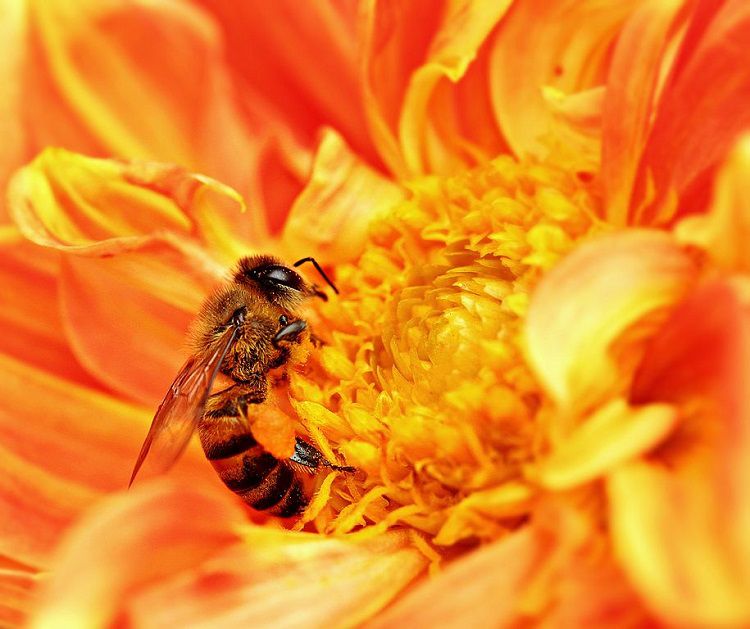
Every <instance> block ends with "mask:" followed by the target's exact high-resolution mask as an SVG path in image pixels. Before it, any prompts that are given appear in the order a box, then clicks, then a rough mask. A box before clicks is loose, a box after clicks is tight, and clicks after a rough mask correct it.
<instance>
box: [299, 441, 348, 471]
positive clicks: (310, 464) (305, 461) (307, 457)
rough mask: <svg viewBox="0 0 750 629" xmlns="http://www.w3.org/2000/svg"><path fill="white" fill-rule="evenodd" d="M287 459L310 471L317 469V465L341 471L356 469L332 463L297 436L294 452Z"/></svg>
mask: <svg viewBox="0 0 750 629" xmlns="http://www.w3.org/2000/svg"><path fill="white" fill-rule="evenodd" d="M289 460H290V461H292V462H293V463H297V464H298V465H302V466H304V467H306V468H308V469H309V470H310V472H313V471H315V470H317V469H318V468H319V467H327V468H330V469H332V470H339V471H341V472H354V471H356V470H355V468H353V467H350V466H348V465H334V464H333V463H331V462H330V461H328V460H327V459H326V458H325V457H324V456H323V454H322V453H321V452H320V450H318V449H317V448H316V447H315V446H314V445H312V444H310V443H307V441H304V440H303V439H300V438H299V437H297V438H296V441H295V443H294V454H293V455H292V456H290V457H289Z"/></svg>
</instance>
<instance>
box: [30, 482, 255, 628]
mask: <svg viewBox="0 0 750 629" xmlns="http://www.w3.org/2000/svg"><path fill="white" fill-rule="evenodd" d="M243 521H244V517H243V515H242V510H241V509H240V508H239V507H238V506H237V505H236V504H235V503H234V501H232V500H231V499H230V498H229V497H226V498H224V497H222V496H215V495H212V494H206V493H204V492H201V491H198V490H196V489H191V488H189V487H187V486H181V487H177V486H174V485H172V484H169V483H166V482H163V483H153V484H150V485H148V486H142V487H139V488H137V489H134V490H132V491H130V492H128V493H123V494H119V495H117V496H113V497H111V498H109V499H108V500H106V501H103V502H101V503H100V504H99V505H97V507H96V508H95V509H94V510H92V511H91V513H90V514H89V515H88V516H87V517H85V518H84V519H82V520H81V521H80V522H79V523H78V524H77V526H76V527H75V528H74V529H73V530H72V531H71V532H70V533H69V534H68V536H67V537H66V539H65V540H64V542H63V543H62V544H61V546H60V548H59V549H58V551H57V560H56V562H55V572H54V573H53V575H52V578H51V579H50V580H49V581H48V582H47V584H46V585H45V589H44V591H43V593H42V598H41V605H40V608H39V609H38V610H37V611H36V614H35V615H34V617H33V619H32V622H31V626H32V627H36V628H45V627H60V626H61V625H64V626H71V627H73V626H75V627H81V628H82V629H85V628H87V627H92V628H93V627H102V626H107V625H109V624H110V623H111V622H112V621H113V620H114V618H115V616H116V613H117V611H118V610H119V609H120V607H121V605H122V603H123V599H124V598H125V597H127V596H128V595H130V594H131V593H132V592H133V591H134V590H136V589H138V588H142V587H144V586H146V585H147V584H148V583H150V582H153V581H155V580H157V581H158V580H159V579H164V578H166V577H168V576H169V575H173V574H176V573H179V572H180V571H182V570H186V569H189V568H192V567H195V566H197V565H199V564H200V563H201V562H202V561H204V560H205V559H207V558H208V557H210V556H211V555H213V554H215V553H216V552H217V551H219V550H220V549H221V548H223V547H226V546H228V545H229V544H231V543H232V542H235V541H236V540H237V534H236V533H235V529H236V527H238V526H239V525H240V524H242V523H243Z"/></svg>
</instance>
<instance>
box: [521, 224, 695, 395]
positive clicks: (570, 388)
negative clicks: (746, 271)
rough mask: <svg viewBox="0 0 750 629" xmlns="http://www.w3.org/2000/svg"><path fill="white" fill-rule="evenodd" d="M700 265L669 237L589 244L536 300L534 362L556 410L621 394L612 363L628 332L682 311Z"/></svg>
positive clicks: (530, 324) (530, 340)
mask: <svg viewBox="0 0 750 629" xmlns="http://www.w3.org/2000/svg"><path fill="white" fill-rule="evenodd" d="M692 277H693V265H692V263H691V261H690V259H689V258H688V256H687V255H685V254H684V253H683V252H682V251H681V250H680V249H679V248H678V247H677V245H676V244H675V243H674V242H673V240H672V239H671V237H670V236H669V235H667V234H664V233H661V232H657V231H646V230H637V231H628V232H623V233H619V234H613V235H606V236H603V237H600V238H597V239H596V240H593V241H591V242H588V243H585V244H583V245H582V246H580V247H579V248H578V249H576V250H575V251H574V252H573V253H572V254H571V255H570V256H568V257H567V258H565V259H563V261H562V262H561V263H560V264H559V265H558V266H557V267H555V268H553V269H552V271H550V272H549V273H548V274H547V275H546V276H545V277H544V279H543V280H542V282H541V283H540V284H539V287H538V288H537V290H536V292H535V294H534V295H533V297H532V301H531V305H530V308H529V314H528V318H527V327H526V338H527V349H528V357H529V360H530V361H531V365H532V367H533V368H534V370H535V371H536V374H537V376H538V377H539V379H540V380H541V382H542V384H543V385H544V387H545V388H546V389H547V391H548V392H549V394H550V395H551V396H552V398H553V399H554V400H555V402H556V403H557V404H558V405H559V406H561V407H563V408H567V409H569V410H571V409H574V408H575V409H578V410H581V409H585V408H588V407H590V406H591V405H593V404H594V403H596V402H597V401H600V400H601V399H603V397H605V396H606V395H611V394H612V393H613V392H616V391H617V388H618V387H621V386H622V384H623V383H622V378H621V370H620V368H619V367H618V363H617V359H616V357H615V356H614V355H613V349H614V345H615V343H617V342H618V340H620V337H621V336H622V335H623V334H624V333H625V331H626V330H628V329H629V328H631V326H633V325H635V324H636V323H638V322H639V321H641V320H642V319H644V317H646V316H647V315H653V314H654V313H658V312H659V311H662V310H664V309H665V308H667V307H669V306H670V305H672V304H673V303H675V302H676V301H677V300H678V299H679V298H680V297H681V295H682V294H683V293H684V292H685V290H686V289H687V287H688V285H689V283H690V281H691V279H692Z"/></svg>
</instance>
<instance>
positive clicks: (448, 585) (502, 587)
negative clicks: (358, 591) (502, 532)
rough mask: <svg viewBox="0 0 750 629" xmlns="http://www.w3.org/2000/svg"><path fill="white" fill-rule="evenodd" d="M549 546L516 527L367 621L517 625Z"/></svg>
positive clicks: (393, 624)
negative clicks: (529, 587) (528, 589)
mask: <svg viewBox="0 0 750 629" xmlns="http://www.w3.org/2000/svg"><path fill="white" fill-rule="evenodd" d="M548 550H549V548H548V547H547V544H545V542H544V541H543V539H542V538H540V537H539V536H538V535H536V534H535V533H534V532H533V531H531V530H530V529H525V530H523V531H521V532H518V533H515V534H513V535H511V536H509V537H507V538H505V539H503V540H501V541H499V542H495V543H494V544H491V545H489V546H486V547H484V548H482V549H480V550H478V551H476V552H473V553H471V554H470V555H468V556H467V557H464V558H462V559H460V560H459V561H456V562H455V563H453V564H451V565H450V566H448V567H447V568H446V569H445V571H443V572H441V573H440V574H438V575H437V576H436V577H434V578H433V579H430V580H428V581H424V582H422V584H421V585H419V586H418V587H417V588H415V589H414V590H412V591H411V592H409V593H408V594H407V595H406V596H404V597H403V598H402V599H401V600H400V601H398V602H397V603H396V604H395V605H393V607H391V608H389V609H388V610H386V611H385V613H383V614H381V615H380V616H379V617H378V618H377V619H375V620H374V621H373V622H370V623H368V624H367V625H366V626H367V627H368V629H375V628H376V627H408V626H424V627H438V626H442V627H502V626H512V624H513V622H514V621H515V622H517V621H518V620H520V618H521V617H522V616H523V611H522V609H521V597H522V594H523V592H524V591H525V589H526V588H527V587H528V585H529V583H530V581H531V580H532V578H533V576H534V572H535V570H536V569H538V568H539V566H540V564H541V562H542V561H543V560H544V557H545V554H546V552H547V551H548Z"/></svg>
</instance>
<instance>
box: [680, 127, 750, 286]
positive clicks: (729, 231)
mask: <svg viewBox="0 0 750 629" xmlns="http://www.w3.org/2000/svg"><path fill="white" fill-rule="evenodd" d="M749 181H750V135H745V136H743V137H742V139H741V140H740V141H739V142H738V143H737V145H736V146H735V148H734V150H733V151H732V153H731V154H730V156H729V159H728V160H727V162H726V163H725V164H724V165H723V167H722V169H721V171H720V172H719V173H718V175H717V178H716V183H715V186H714V196H713V200H712V203H711V208H710V210H709V212H708V214H705V215H700V216H689V217H687V218H685V219H683V220H682V221H680V223H678V224H677V227H676V235H677V238H678V240H680V241H681V242H684V243H686V244H691V245H696V246H698V247H700V248H702V249H705V250H706V251H708V253H709V255H710V256H711V258H712V260H713V262H714V264H716V265H717V266H718V267H720V268H722V269H724V270H726V271H730V272H732V271H735V272H741V273H748V272H750V250H748V246H747V243H748V242H750V183H749Z"/></svg>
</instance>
